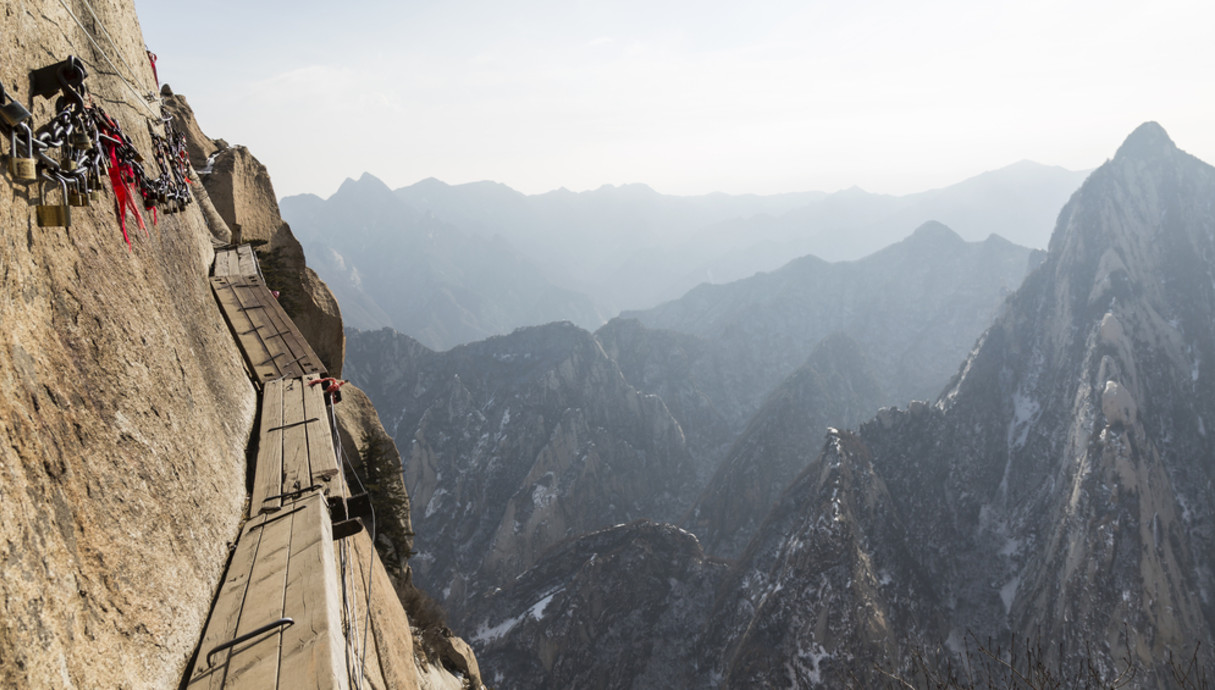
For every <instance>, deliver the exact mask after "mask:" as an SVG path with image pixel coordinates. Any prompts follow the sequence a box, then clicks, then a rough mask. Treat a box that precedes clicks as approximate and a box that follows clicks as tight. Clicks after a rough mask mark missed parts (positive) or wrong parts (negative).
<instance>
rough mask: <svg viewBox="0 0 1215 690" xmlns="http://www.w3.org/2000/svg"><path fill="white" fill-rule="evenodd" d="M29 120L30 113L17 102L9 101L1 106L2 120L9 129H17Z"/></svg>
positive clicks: (0, 117)
mask: <svg viewBox="0 0 1215 690" xmlns="http://www.w3.org/2000/svg"><path fill="white" fill-rule="evenodd" d="M28 119H30V111H28V110H26V109H25V106H23V105H21V104H20V103H18V102H17V101H9V102H8V103H5V104H4V105H0V120H4V124H6V125H8V126H9V127H16V126H17V125H19V124H21V123H22V122H25V121H26V120H28Z"/></svg>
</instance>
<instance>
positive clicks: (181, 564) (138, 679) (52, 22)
mask: <svg viewBox="0 0 1215 690" xmlns="http://www.w3.org/2000/svg"><path fill="white" fill-rule="evenodd" d="M73 14H74V15H75V16H76V17H77V18H79V21H80V24H83V26H84V27H86V28H87V31H86V28H82V27H81V26H80V24H78V23H77V20H76V19H74V18H73V16H72V15H73ZM0 35H3V36H5V41H4V42H3V45H2V46H0V82H3V84H4V86H5V88H6V89H7V90H8V92H9V94H10V95H12V96H14V97H15V98H16V99H17V100H19V101H20V102H22V103H24V104H25V105H26V106H27V107H28V108H30V110H31V111H32V112H33V114H34V123H35V126H38V125H41V124H45V123H46V122H47V120H48V118H49V117H50V115H51V114H52V108H53V106H54V103H53V101H48V100H46V99H42V98H38V99H31V97H30V86H29V73H30V71H31V70H34V69H37V68H41V67H44V66H46V65H48V64H51V63H53V62H57V61H59V60H62V59H64V58H66V57H67V56H68V55H75V56H77V57H79V58H81V60H83V62H84V64H85V65H86V68H87V69H88V71H89V76H88V79H87V80H86V82H85V83H86V84H87V86H88V87H89V89H90V91H91V92H92V93H93V96H94V99H95V102H96V103H98V104H100V105H101V106H102V107H104V108H105V110H106V111H107V112H108V113H109V114H110V115H111V116H113V117H114V118H116V119H117V120H118V121H119V122H120V124H121V125H122V127H123V129H124V130H125V131H126V132H127V134H128V135H129V136H130V137H131V139H132V140H133V143H134V145H135V147H136V148H137V149H138V150H140V151H142V152H143V153H144V154H145V156H147V155H148V154H150V152H151V141H150V138H149V135H148V127H147V122H148V121H149V120H150V119H151V118H152V117H153V116H154V114H156V113H158V111H159V106H158V105H157V104H156V103H148V102H147V101H145V100H143V99H142V98H141V97H140V96H138V95H137V94H147V93H153V94H154V93H155V91H156V83H155V81H154V78H153V75H152V71H151V68H150V66H149V64H148V60H147V58H146V56H145V53H144V42H143V37H142V36H141V33H140V29H139V24H138V22H137V20H136V17H135V10H134V7H133V5H132V3H131V2H130V1H129V0H117V1H115V2H95V3H91V5H86V4H84V3H83V2H79V1H78V0H67V2H66V6H65V5H64V4H62V3H60V2H57V1H53V0H39V1H32V2H16V3H8V4H7V5H6V6H5V7H4V9H3V11H0ZM90 35H91V37H92V40H93V41H96V43H97V46H100V49H98V48H97V47H95V46H94V45H93V43H92V42H91V41H90ZM102 51H104V53H105V55H103V53H102ZM106 56H108V58H109V59H108V60H107V57H106ZM111 62H112V63H113V64H111ZM119 73H122V74H125V75H126V76H125V80H124V79H123V78H121V77H119V76H118V74H119ZM124 81H125V83H124ZM0 148H2V149H3V151H4V153H6V154H7V153H8V152H9V151H8V149H9V145H8V142H7V140H6V141H5V142H4V143H3V144H2V145H0ZM149 158H150V157H149ZM147 165H150V166H153V167H152V169H153V170H154V169H155V168H154V166H155V164H154V163H151V162H149V163H147ZM36 203H37V191H36V188H34V187H26V186H24V185H21V184H16V183H14V182H13V181H12V178H11V177H10V176H8V175H3V176H0V324H2V326H3V327H2V328H0V563H2V564H3V571H2V572H3V577H0V686H4V687H38V688H44V687H45V688H51V687H53V688H66V687H82V688H83V687H89V688H102V687H107V688H113V687H149V688H152V687H154V688H165V687H173V686H176V685H177V684H178V682H179V680H180V677H181V674H182V671H183V669H184V668H185V666H186V663H187V661H188V659H189V656H190V654H191V653H192V652H193V650H194V647H195V645H196V644H197V641H198V634H199V631H200V630H201V628H202V626H203V623H204V621H205V619H206V616H207V612H208V609H209V606H210V603H211V598H212V596H213V594H214V589H215V585H216V583H217V582H218V580H219V578H220V576H221V574H222V570H223V567H224V564H225V562H226V558H227V555H228V553H227V547H226V544H227V542H228V540H230V539H232V538H233V537H234V535H235V534H236V530H237V524H238V522H239V520H240V516H241V514H242V511H243V501H244V496H245V468H246V459H245V447H246V442H247V440H248V434H249V431H250V429H251V428H252V424H253V420H254V415H255V397H254V391H253V387H252V385H251V384H250V383H249V379H248V376H247V375H246V373H245V371H244V366H243V364H242V360H241V356H240V354H239V352H238V351H237V349H236V347H235V344H234V342H233V339H232V337H231V335H230V334H229V332H228V328H227V326H226V324H225V323H224V320H223V317H222V316H221V315H220V313H219V311H218V309H217V308H216V306H215V301H214V299H213V297H212V295H211V292H210V289H209V287H208V285H207V282H206V274H207V267H208V265H209V264H210V262H211V258H212V248H211V240H210V233H209V231H208V229H207V226H206V224H205V222H204V220H203V218H202V215H201V214H200V212H199V210H198V205H197V204H195V205H192V206H190V207H189V208H188V209H187V210H186V211H185V212H183V213H178V214H174V215H168V216H162V217H161V218H160V222H159V225H158V226H157V227H152V225H151V219H150V218H148V219H147V220H148V226H149V227H148V234H147V235H145V234H144V233H143V232H142V231H140V230H138V228H137V227H136V226H135V223H134V221H131V222H130V223H129V225H130V227H129V230H130V231H131V232H132V239H133V241H134V248H133V250H131V251H128V249H127V246H126V244H125V243H124V242H123V240H122V236H121V234H120V231H119V228H118V224H117V222H116V220H115V216H114V210H113V209H114V207H113V196H112V194H111V193H109V192H108V191H106V192H105V193H104V194H103V197H102V199H101V201H100V202H97V203H94V204H93V206H92V207H91V208H76V209H73V213H72V224H71V227H70V228H42V227H39V226H38V224H37V221H36V216H35V209H34V204H36Z"/></svg>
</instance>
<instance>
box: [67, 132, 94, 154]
mask: <svg viewBox="0 0 1215 690" xmlns="http://www.w3.org/2000/svg"><path fill="white" fill-rule="evenodd" d="M69 141H70V143H71V145H72V148H74V149H76V150H78V151H91V150H92V149H93V138H92V137H90V136H89V134H88V132H86V131H84V130H83V129H82V128H80V127H77V128H76V129H75V130H73V131H72V136H71V139H70V140H69Z"/></svg>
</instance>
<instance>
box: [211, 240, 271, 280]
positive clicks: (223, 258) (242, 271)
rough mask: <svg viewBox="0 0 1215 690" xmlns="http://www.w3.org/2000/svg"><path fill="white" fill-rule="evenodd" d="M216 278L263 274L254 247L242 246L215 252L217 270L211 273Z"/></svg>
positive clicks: (259, 275)
mask: <svg viewBox="0 0 1215 690" xmlns="http://www.w3.org/2000/svg"><path fill="white" fill-rule="evenodd" d="M211 273H212V275H216V276H257V277H259V278H260V277H261V275H262V272H261V269H260V268H259V267H258V263H257V255H256V254H254V253H253V246H252V245H249V244H242V245H240V246H238V247H228V248H226V249H220V250H218V251H216V252H215V268H214V270H213V271H212V272H211Z"/></svg>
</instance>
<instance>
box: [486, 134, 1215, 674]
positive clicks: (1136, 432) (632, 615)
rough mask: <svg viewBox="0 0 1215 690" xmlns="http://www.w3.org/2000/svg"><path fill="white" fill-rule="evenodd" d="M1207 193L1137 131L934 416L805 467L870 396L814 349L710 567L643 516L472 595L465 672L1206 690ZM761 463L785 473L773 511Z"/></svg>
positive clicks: (717, 540) (844, 365)
mask: <svg viewBox="0 0 1215 690" xmlns="http://www.w3.org/2000/svg"><path fill="white" fill-rule="evenodd" d="M1213 197H1215V168H1212V167H1211V166H1209V165H1207V164H1205V163H1203V162H1201V161H1199V160H1197V159H1195V158H1193V157H1192V156H1189V155H1187V154H1185V153H1184V152H1182V151H1180V150H1179V149H1178V148H1177V147H1176V146H1175V145H1174V144H1173V142H1172V141H1171V140H1170V139H1169V137H1168V136H1167V134H1165V132H1164V130H1163V129H1162V128H1161V127H1160V126H1159V125H1157V124H1155V123H1147V124H1145V125H1143V126H1141V127H1140V128H1138V129H1137V130H1136V131H1135V132H1134V133H1132V134H1131V135H1130V137H1128V138H1127V140H1126V141H1125V142H1124V143H1123V145H1122V146H1121V147H1120V148H1119V149H1118V152H1117V154H1116V155H1115V156H1114V157H1113V158H1112V159H1111V160H1110V161H1109V162H1107V163H1106V164H1105V165H1103V166H1102V167H1101V168H1099V169H1097V170H1096V171H1095V172H1094V173H1093V174H1092V175H1091V176H1090V177H1089V178H1088V180H1087V181H1086V182H1085V183H1084V185H1083V187H1082V188H1081V190H1080V191H1079V192H1078V193H1077V194H1076V195H1075V196H1074V197H1073V198H1072V199H1071V201H1070V202H1069V203H1068V204H1067V205H1066V206H1065V207H1064V209H1063V211H1062V212H1061V213H1060V215H1059V222H1058V225H1057V228H1056V230H1055V233H1054V235H1053V237H1052V239H1051V242H1050V249H1049V253H1048V256H1047V257H1046V259H1045V260H1044V261H1042V262H1041V263H1040V264H1038V265H1037V266H1036V268H1034V269H1033V270H1032V272H1031V273H1030V275H1029V276H1028V277H1027V278H1026V279H1025V281H1024V283H1023V284H1022V285H1021V286H1020V288H1018V289H1017V290H1016V291H1015V292H1014V293H1013V294H1012V295H1010V296H1009V298H1008V299H1007V300H1006V301H1005V302H1004V303H1003V306H1002V307H1001V309H1000V311H999V314H998V315H996V317H995V319H994V323H993V324H992V325H991V327H990V328H988V329H987V330H986V331H985V332H984V334H983V335H982V336H981V337H980V338H979V339H978V341H977V343H976V345H975V347H974V349H973V350H972V351H971V353H970V354H969V355H968V356H967V357H966V358H965V359H964V360H962V362H961V363H960V367H959V368H958V369H957V370H956V372H957V373H956V375H955V376H954V378H953V380H952V381H951V383H950V384H949V385H948V386H947V387H946V388H945V390H944V391H943V392H942V393H941V395H940V396H939V397H937V399H936V401H935V402H933V403H924V402H918V403H913V404H911V405H908V406H907V407H906V409H902V410H900V409H891V408H886V409H883V410H880V411H878V412H877V413H876V414H875V415H873V416H872V417H871V418H870V419H869V421H866V422H864V423H862V424H860V426H859V428H857V429H856V430H855V431H846V430H843V429H838V428H832V429H824V430H823V432H824V433H823V435H822V436H820V437H819V438H820V441H819V442H818V443H817V444H816V445H811V443H812V442H813V436H814V434H813V433H811V430H810V429H807V421H808V420H814V419H817V418H818V417H816V416H811V415H812V414H815V413H814V410H815V409H816V408H820V407H821V405H820V404H817V403H815V402H814V401H815V400H816V399H817V398H819V397H820V396H821V393H822V392H824V391H829V392H828V397H832V398H838V399H843V400H846V401H853V402H860V401H861V400H862V399H863V398H864V394H865V391H867V390H869V389H870V388H871V386H872V383H873V382H872V381H871V380H869V379H868V378H867V377H866V376H865V373H864V372H865V370H866V369H867V366H866V365H865V364H864V362H863V361H862V360H861V359H860V358H857V357H855V356H854V355H855V353H854V352H852V351H851V350H853V349H854V346H853V345H851V344H850V343H849V342H848V341H846V340H836V339H832V340H830V341H828V342H827V343H826V344H825V345H824V346H823V347H822V348H820V350H819V351H817V352H816V353H815V355H814V356H813V357H812V358H811V360H810V361H809V362H808V363H807V366H806V367H805V368H803V369H801V370H799V372H798V373H797V374H796V375H794V376H793V377H790V378H789V379H787V380H786V382H785V383H784V384H783V385H782V386H781V388H779V389H778V390H777V391H776V392H775V393H773V394H772V395H771V396H769V398H768V400H767V403H766V404H765V405H764V407H763V408H762V410H761V411H760V412H759V413H757V414H756V415H755V416H754V417H753V418H752V419H751V422H750V424H749V425H748V429H747V432H746V433H745V434H744V435H743V436H742V437H740V438H739V440H738V442H737V443H736V444H735V446H734V450H733V451H732V453H731V458H732V459H731V461H728V462H727V463H725V464H724V465H723V466H722V467H723V469H724V470H725V472H724V473H723V474H722V475H720V477H719V479H720V480H721V481H715V486H716V487H717V488H716V490H714V491H709V492H706V493H705V495H704V496H702V499H701V509H702V513H704V512H705V511H707V512H708V513H710V514H712V513H714V511H718V512H719V513H720V515H719V518H718V519H717V520H716V521H715V522H714V521H709V522H708V523H707V526H708V527H710V528H712V531H711V532H710V536H709V539H708V540H706V541H705V542H703V543H704V544H706V545H707V546H708V547H709V553H708V554H706V552H705V551H703V550H702V549H701V548H700V547H701V544H698V543H697V542H696V540H695V539H693V538H692V537H691V536H690V535H689V534H688V533H686V532H684V531H682V530H679V529H677V528H675V527H673V526H670V525H655V524H652V523H648V522H644V521H635V522H631V523H628V524H620V525H615V526H612V527H610V528H606V529H603V530H600V531H596V532H592V533H590V534H586V535H582V536H580V537H577V538H573V539H571V540H570V541H568V542H564V543H562V544H559V545H557V546H556V547H554V548H553V549H552V550H550V551H549V552H548V553H547V554H545V555H544V556H542V557H541V558H539V559H538V560H537V561H536V563H535V564H534V565H533V566H532V567H531V568H529V569H527V570H526V571H524V572H523V573H522V574H520V575H519V576H518V577H517V578H514V579H513V580H512V581H511V582H509V583H505V584H504V585H503V586H502V587H501V588H500V589H494V590H490V591H486V592H484V593H483V594H482V595H481V596H480V597H479V598H478V599H477V600H476V605H475V606H474V607H473V608H474V609H475V611H476V614H475V615H474V616H472V617H471V618H470V619H468V623H467V625H468V627H469V629H470V632H471V634H472V635H473V636H474V643H475V644H476V645H477V646H478V654H479V658H480V659H482V660H483V662H484V663H487V664H488V665H490V666H492V667H493V669H494V671H493V674H494V677H495V679H496V680H497V681H498V683H497V685H499V686H500V687H569V686H573V685H577V686H583V685H591V684H595V682H594V680H593V679H601V678H608V679H610V680H609V681H606V682H603V683H601V684H597V685H599V686H602V687H620V688H626V687H647V686H654V685H656V684H661V685H663V686H664V687H713V688H754V687H833V688H834V687H866V688H869V687H875V688H876V687H962V688H972V687H1006V686H1007V687H1011V686H1012V685H1016V684H1017V682H1015V681H1013V680H1012V679H1014V678H1018V677H1025V678H1030V677H1032V678H1033V679H1035V680H1033V681H1028V682H1025V683H1024V685H1025V686H1026V687H1067V688H1073V687H1075V688H1079V687H1136V688H1149V689H1159V690H1164V689H1166V688H1170V689H1171V688H1191V687H1193V688H1197V687H1204V686H1205V683H1206V682H1208V681H1207V680H1203V677H1204V675H1205V678H1206V679H1209V678H1210V669H1212V668H1215V656H1213V655H1212V654H1211V652H1210V648H1211V645H1212V643H1213V642H1215V623H1213V622H1212V621H1215V606H1213V605H1212V592H1215V538H1213V537H1212V535H1215V509H1213V506H1215V488H1213V486H1215V483H1213V479H1212V478H1213V476H1215V469H1213V465H1212V461H1211V459H1212V457H1215V441H1213V440H1212V439H1213V438H1215V437H1213V436H1212V435H1211V432H1210V431H1209V430H1207V429H1206V422H1205V420H1206V419H1207V418H1209V417H1215V376H1213V375H1212V370H1211V367H1210V366H1209V364H1210V362H1212V361H1215V232H1213V230H1215V210H1213V207H1212V204H1211V199H1212V198H1213ZM634 323H635V322H634ZM907 337H908V339H914V338H915V337H916V336H915V334H912V333H908V334H907ZM633 338H634V339H635V336H633ZM824 371H831V372H834V375H835V379H834V380H831V379H829V378H827V377H824V376H823V374H824ZM811 423H815V422H813V421H812V422H811ZM763 463H768V464H769V465H771V467H770V468H769V470H768V471H771V470H773V469H777V470H779V471H781V472H788V471H789V470H788V469H779V467H778V466H783V467H794V468H796V466H797V465H799V464H801V468H800V471H798V473H797V474H796V475H795V476H794V477H793V478H792V479H791V480H789V481H788V482H787V483H786V485H785V486H784V489H783V491H781V492H780V493H779V495H778V496H777V497H776V498H775V502H774V503H771V504H770V505H769V507H768V508H767V509H763V508H762V507H761V506H760V505H759V504H757V503H756V502H755V501H754V500H753V497H754V496H758V495H760V494H761V493H764V492H769V495H771V493H770V490H769V489H767V488H766V487H765V481H766V479H765V478H764V477H763V476H761V475H762V474H763V471H756V469H753V468H752V467H751V465H760V464H763ZM786 476H787V475H786ZM756 479H759V481H756ZM752 513H755V514H752ZM757 515H762V517H757ZM731 521H734V522H737V523H740V525H738V526H734V525H730V524H729V523H730V522H731ZM714 524H716V525H723V524H724V525H725V526H726V528H727V529H726V530H725V531H722V530H720V529H718V528H714V527H713V525H714ZM740 526H741V528H742V529H741V530H740V529H739V527H740ZM740 531H741V532H743V533H744V534H749V537H748V538H745V539H741V540H740V539H738V536H739V532H740ZM723 537H724V538H723ZM744 542H745V544H744ZM723 548H724V551H725V552H727V553H729V554H731V555H733V556H734V557H735V558H736V560H732V561H726V562H723V561H721V560H718V559H715V558H713V556H716V555H720V552H718V553H714V551H717V550H718V549H723ZM632 591H637V592H639V594H637V595H634V596H630V595H629V594H628V593H629V592H632ZM605 593H606V594H605ZM980 646H982V647H983V649H984V650H986V651H981V650H980ZM960 670H961V671H960ZM951 671H952V672H953V673H957V674H960V675H959V678H958V682H957V683H945V682H941V681H940V679H941V678H948V675H949V674H950V673H951ZM1187 672H1188V674H1189V677H1188V680H1183V675H1184V674H1186V673H1187ZM963 673H964V675H961V674H963ZM887 674H892V675H887ZM934 674H935V677H936V679H937V681H938V682H932V681H931V680H930V679H931V678H932V677H933V676H934ZM656 679H661V680H660V681H659V680H656ZM901 679H909V680H910V682H903V681H902V680H901Z"/></svg>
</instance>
